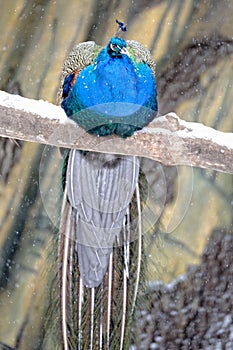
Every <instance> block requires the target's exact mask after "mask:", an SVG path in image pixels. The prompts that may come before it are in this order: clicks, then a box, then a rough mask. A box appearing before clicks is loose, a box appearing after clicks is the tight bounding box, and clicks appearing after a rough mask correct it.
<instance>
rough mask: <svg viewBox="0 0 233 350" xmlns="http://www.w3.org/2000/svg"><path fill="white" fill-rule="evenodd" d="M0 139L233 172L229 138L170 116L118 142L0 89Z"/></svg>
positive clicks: (231, 136)
mask: <svg viewBox="0 0 233 350" xmlns="http://www.w3.org/2000/svg"><path fill="white" fill-rule="evenodd" d="M0 136H2V137H8V138H14V139H19V140H24V141H30V142H38V143H43V144H49V145H54V146H59V147H66V148H78V149H82V150H89V151H96V152H104V153H115V154H122V155H123V154H124V155H136V156H142V157H147V158H150V159H154V160H156V161H159V162H161V163H163V164H165V165H189V166H198V167H202V168H209V169H213V170H218V171H223V172H227V173H233V161H232V160H233V134H232V133H224V132H220V131H217V130H214V129H212V128H209V127H206V126H204V125H202V124H200V123H190V122H186V121H184V120H182V119H180V118H179V117H178V116H177V115H176V114H175V113H169V114H167V115H164V116H160V117H157V118H156V119H155V120H154V121H153V122H152V123H150V125H148V126H147V127H146V128H144V129H143V130H141V131H139V132H136V133H135V134H134V135H133V136H131V137H129V138H127V139H124V140H123V139H121V138H120V137H118V136H115V135H113V136H107V137H96V136H92V135H90V134H88V133H86V132H85V131H84V130H83V129H82V128H81V127H78V126H77V125H76V124H75V123H74V122H72V121H70V120H69V119H68V118H67V117H66V115H65V113H64V111H63V110H62V109H61V108H60V107H58V106H55V105H53V104H51V103H48V102H45V101H42V100H40V101H36V100H32V99H27V98H24V97H21V96H17V95H11V94H8V93H6V92H4V91H0Z"/></svg>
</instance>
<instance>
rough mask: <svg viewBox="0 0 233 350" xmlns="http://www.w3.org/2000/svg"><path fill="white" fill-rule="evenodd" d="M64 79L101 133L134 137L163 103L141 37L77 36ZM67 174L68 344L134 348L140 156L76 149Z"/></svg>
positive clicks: (84, 120)
mask: <svg viewBox="0 0 233 350" xmlns="http://www.w3.org/2000/svg"><path fill="white" fill-rule="evenodd" d="M61 86H62V87H61V89H60V91H59V98H60V101H61V104H62V107H63V108H64V110H65V112H66V114H67V116H68V117H69V118H71V119H72V120H74V121H75V122H76V123H77V124H78V125H80V126H81V127H83V128H84V129H85V130H86V131H88V132H89V133H92V134H94V135H98V136H106V135H109V134H113V133H116V134H118V135H119V136H121V137H123V138H125V137H128V136H130V135H132V134H133V132H135V131H136V130H140V129H141V128H143V126H145V125H147V124H148V123H149V122H150V121H151V120H152V119H153V118H154V117H155V115H156V113H157V99H156V82H155V63H154V61H153V58H152V56H151V54H150V52H149V51H148V50H147V49H146V48H144V47H143V46H142V45H141V44H140V43H138V42H136V41H132V40H130V41H124V40H123V39H121V38H118V37H114V38H112V39H111V40H110V42H109V43H108V45H107V46H106V47H104V48H102V47H100V46H98V45H96V44H95V43H94V42H92V41H90V42H85V43H81V44H79V45H77V46H76V47H75V48H74V49H73V50H72V51H71V53H70V54H69V55H68V57H67V59H66V61H65V63H64V66H63V71H62V85H61ZM63 174H64V177H63V191H64V192H63V203H62V209H61V222H60V229H59V249H58V260H59V274H60V278H59V281H60V298H59V304H60V315H61V322H60V323H61V332H62V341H63V348H64V349H65V350H73V349H82V350H85V349H129V346H130V329H131V325H132V320H133V315H134V310H135V305H136V303H137V296H138V291H139V290H140V285H141V283H142V278H141V276H142V275H143V268H142V267H143V263H142V261H143V260H142V255H143V229H142V205H143V204H142V200H141V193H144V192H145V191H144V190H143V191H141V189H140V181H139V178H140V176H141V175H140V160H139V159H138V158H137V157H134V156H117V155H111V154H99V153H94V152H84V151H79V150H70V151H69V152H68V154H66V156H65V159H64V169H63ZM144 182H145V181H144Z"/></svg>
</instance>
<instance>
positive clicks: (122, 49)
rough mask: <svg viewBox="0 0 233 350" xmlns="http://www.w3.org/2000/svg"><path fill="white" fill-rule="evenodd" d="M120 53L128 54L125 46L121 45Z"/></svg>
mask: <svg viewBox="0 0 233 350" xmlns="http://www.w3.org/2000/svg"><path fill="white" fill-rule="evenodd" d="M120 53H121V55H127V56H129V51H128V50H127V49H126V47H122V48H121V50H120Z"/></svg>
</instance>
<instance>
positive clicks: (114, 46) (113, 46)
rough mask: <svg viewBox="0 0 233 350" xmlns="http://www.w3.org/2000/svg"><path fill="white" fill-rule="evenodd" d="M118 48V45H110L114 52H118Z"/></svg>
mask: <svg viewBox="0 0 233 350" xmlns="http://www.w3.org/2000/svg"><path fill="white" fill-rule="evenodd" d="M117 46H118V45H116V44H110V48H111V50H112V51H116V49H117Z"/></svg>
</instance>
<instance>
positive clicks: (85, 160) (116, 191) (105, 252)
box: [66, 150, 139, 288]
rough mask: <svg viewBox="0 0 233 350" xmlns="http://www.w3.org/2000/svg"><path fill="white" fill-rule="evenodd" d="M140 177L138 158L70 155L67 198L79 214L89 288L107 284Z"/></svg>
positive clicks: (81, 264)
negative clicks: (109, 268) (111, 264)
mask: <svg viewBox="0 0 233 350" xmlns="http://www.w3.org/2000/svg"><path fill="white" fill-rule="evenodd" d="M135 159H136V160H135ZM138 174H139V161H138V159H137V158H135V157H131V156H121V157H119V156H114V155H111V156H110V155H105V154H99V153H90V152H88V153H86V152H80V151H78V150H71V151H70V156H69V161H68V166H67V175H66V182H67V195H68V200H69V202H70V204H71V206H72V207H73V210H74V212H75V219H76V240H77V253H78V259H79V269H80V274H81V277H82V279H83V282H84V284H85V285H86V286H88V287H89V288H90V287H96V286H98V285H99V284H100V283H101V282H102V280H103V277H104V275H105V273H106V270H107V267H108V262H109V256H110V254H111V252H112V248H113V245H114V242H115V240H116V239H117V237H118V236H119V233H120V231H121V229H122V225H123V220H124V217H125V215H126V210H127V208H128V205H129V203H130V201H131V199H132V196H133V193H134V191H135V188H136V184H137V181H138Z"/></svg>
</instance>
